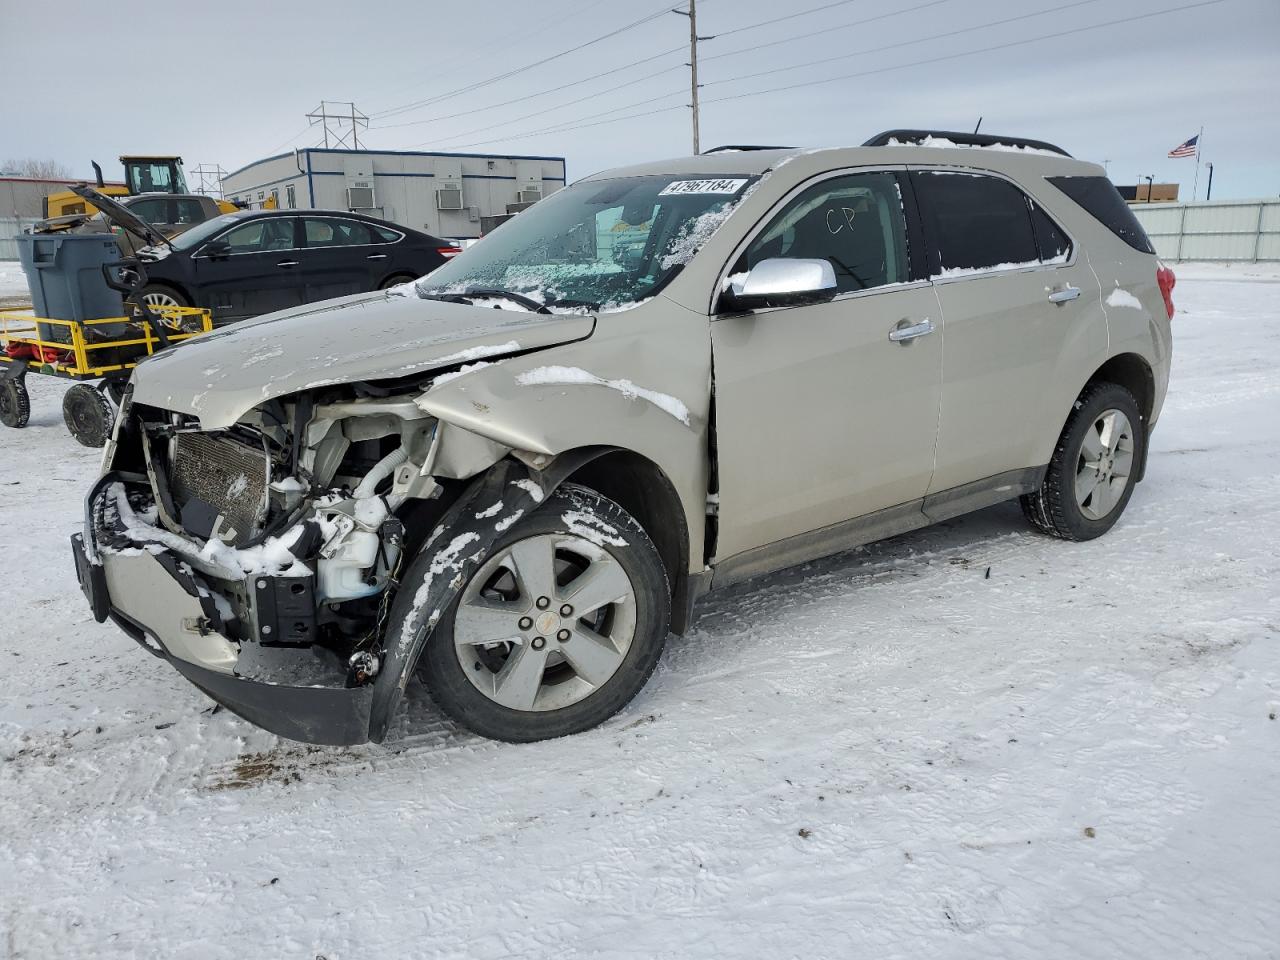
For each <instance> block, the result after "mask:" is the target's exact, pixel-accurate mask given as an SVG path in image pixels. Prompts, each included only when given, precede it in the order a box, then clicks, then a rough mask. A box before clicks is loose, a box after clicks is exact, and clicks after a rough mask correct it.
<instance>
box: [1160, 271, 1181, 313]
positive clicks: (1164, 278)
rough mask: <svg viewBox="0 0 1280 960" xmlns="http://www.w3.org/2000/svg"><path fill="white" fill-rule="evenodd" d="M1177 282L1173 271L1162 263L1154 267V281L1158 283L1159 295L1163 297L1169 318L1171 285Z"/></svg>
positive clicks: (1171, 310)
mask: <svg viewBox="0 0 1280 960" xmlns="http://www.w3.org/2000/svg"><path fill="white" fill-rule="evenodd" d="M1177 282H1178V278H1177V277H1175V276H1174V275H1173V271H1172V270H1170V269H1169V268H1168V267H1166V266H1165V265H1164V264H1163V263H1162V264H1160V265H1159V266H1157V267H1156V283H1158V284H1159V285H1160V296H1162V297H1164V308H1165V310H1167V311H1168V312H1169V319H1170V320H1172V319H1173V285H1174V284H1175V283H1177Z"/></svg>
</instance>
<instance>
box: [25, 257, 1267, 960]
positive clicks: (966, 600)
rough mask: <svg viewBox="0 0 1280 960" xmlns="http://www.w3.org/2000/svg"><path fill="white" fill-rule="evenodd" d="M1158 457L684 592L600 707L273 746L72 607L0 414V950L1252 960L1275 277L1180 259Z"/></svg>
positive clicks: (73, 479) (55, 538) (63, 464)
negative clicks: (1083, 527)
mask: <svg viewBox="0 0 1280 960" xmlns="http://www.w3.org/2000/svg"><path fill="white" fill-rule="evenodd" d="M1178 273H1179V275H1180V281H1179V285H1178V287H1177V290H1176V299H1177V301H1178V305H1179V314H1178V316H1177V318H1176V320H1175V335H1176V338H1177V340H1176V362H1175V367H1174V376H1173V384H1172V387H1171V390H1170V395H1169V400H1168V404H1167V406H1166V408H1165V413H1164V416H1163V418H1162V420H1161V423H1160V427H1159V429H1158V430H1157V431H1156V433H1155V436H1154V442H1153V452H1152V455H1151V465H1150V471H1149V474H1148V478H1147V480H1146V482H1145V483H1143V484H1142V486H1141V487H1139V489H1138V491H1137V493H1136V495H1135V497H1134V499H1133V501H1132V503H1131V504H1130V506H1129V510H1128V513H1127V514H1126V515H1125V517H1124V519H1123V520H1122V521H1121V522H1120V524H1119V525H1118V526H1117V527H1116V529H1115V530H1114V531H1113V532H1112V533H1111V534H1109V535H1108V536H1106V537H1104V538H1102V539H1100V540H1097V541H1094V542H1092V543H1088V544H1078V545H1069V544H1064V543H1059V542H1056V541H1053V540H1049V539H1047V538H1045V537H1041V536H1038V535H1036V534H1034V533H1031V532H1030V531H1029V530H1028V529H1027V527H1026V526H1025V524H1024V523H1023V522H1022V519H1021V517H1020V515H1019V513H1018V510H1017V508H1016V507H1015V506H1010V505H1004V506H1000V507H996V508H993V509H990V510H986V511H984V512H982V513H980V514H978V515H975V516H972V517H968V518H965V519H961V520H957V521H953V522H950V523H947V524H944V525H942V526H940V527H935V528H933V529H930V530H924V531H921V532H918V533H916V534H912V535H910V536H906V537H900V538H898V539H895V540H892V541H889V542H886V543H883V544H879V545H876V546H873V547H870V548H867V549H863V550H859V551H856V552H853V553H850V554H847V555H844V556H841V557H837V558H834V559H830V560H826V561H823V562H819V563H813V564H809V565H808V566H807V567H805V568H804V569H802V570H798V571H795V572H789V573H786V574H782V575H779V576H774V577H771V578H768V579H767V580H765V581H763V582H759V583H755V584H751V585H748V586H746V587H744V588H741V589H738V590H735V591H734V592H733V593H731V594H729V595H726V596H720V597H716V598H713V599H711V600H710V601H709V602H708V603H707V604H706V606H705V609H704V610H703V616H702V619H701V621H700V623H699V625H698V628H697V630H696V631H695V632H694V633H693V634H692V635H690V636H688V637H685V638H683V639H678V640H672V642H671V643H670V645H669V647H668V650H667V653H666V655H665V657H664V659H663V662H662V664H661V665H660V667H659V669H658V672H657V673H656V674H655V676H654V678H653V680H652V682H651V683H650V685H649V687H648V689H647V690H646V691H645V692H644V693H642V694H641V696H640V697H639V698H638V699H637V700H636V701H635V702H634V703H633V704H632V705H631V706H630V707H629V708H628V709H627V710H626V711H624V712H623V713H622V714H621V715H620V716H618V717H617V718H615V719H614V720H612V721H611V722H609V723H608V724H606V725H605V726H604V727H603V728H601V729H598V730H595V731H592V732H589V733H586V734H583V735H580V736H577V737H573V738H570V739H566V740H561V741H556V742H549V743H541V744H533V745H528V746H508V745H500V744H495V743H490V742H487V741H483V740H479V739H477V738H475V737H472V736H470V735H467V734H465V733H462V732H459V731H458V730H456V729H454V728H453V727H452V726H451V725H450V724H448V723H447V722H445V721H444V720H442V719H440V718H439V717H438V716H437V715H436V713H435V712H434V711H433V709H432V708H431V706H430V704H429V703H428V702H426V701H425V699H424V696H423V691H422V690H421V688H420V687H419V688H417V689H416V690H414V689H411V691H410V692H411V694H416V696H414V697H413V702H412V704H411V708H410V710H409V712H408V714H407V716H405V717H403V718H402V721H401V723H400V725H399V728H398V729H397V730H396V731H395V733H394V736H393V738H392V739H391V740H390V741H389V742H388V743H387V744H385V745H384V746H382V747H364V748H359V749H347V750H344V749H327V748H323V749H322V748H309V747H305V746H301V745H298V744H293V743H289V742H286V741H282V740H278V739H276V738H275V737H273V736H271V735H269V734H265V733H262V732H260V731H257V730H255V729H254V728H252V727H250V726H249V725H248V724H246V723H244V722H242V721H240V720H238V719H237V718H236V717H234V716H232V715H230V714H229V713H227V712H226V711H220V712H218V713H216V714H214V713H211V711H210V704H209V702H208V701H207V700H206V699H205V698H204V697H203V696H202V695H201V694H200V693H198V692H197V691H196V690H195V688H193V687H191V686H190V685H189V684H187V683H186V682H185V681H184V680H182V679H181V677H179V676H178V675H177V674H176V673H175V672H174V671H173V670H172V669H170V668H169V667H167V666H165V665H164V664H162V663H160V662H159V661H156V660H154V659H152V658H150V657H148V656H147V655H146V654H145V653H143V651H142V650H141V649H139V648H138V647H137V646H136V645H135V644H134V643H133V642H132V641H131V640H129V639H127V638H126V637H124V636H123V635H122V634H120V633H119V632H118V631H116V630H115V629H114V628H111V627H107V626H98V625H96V624H94V623H92V622H91V621H90V619H89V616H88V612H87V610H86V608H85V604H84V602H83V601H82V600H81V598H80V596H79V594H78V593H77V591H76V588H75V585H74V580H73V573H72V569H71V564H70V558H69V555H68V552H67V536H68V535H69V534H70V533H71V532H72V531H74V530H75V529H76V526H77V524H78V522H79V516H80V496H81V494H82V493H83V491H84V489H85V488H86V486H87V484H88V482H89V479H90V477H91V476H92V475H93V474H94V472H95V469H96V462H97V453H96V452H95V451H90V450H86V449H84V448H81V447H78V446H77V445H76V444H75V442H74V441H73V440H72V439H71V438H70V437H69V436H68V435H67V433H66V432H65V430H64V429H63V426H62V423H61V416H60V413H59V409H58V403H59V396H60V392H61V391H60V387H59V386H58V385H57V384H56V383H55V382H53V381H49V380H45V379H41V378H36V377H33V378H31V381H32V393H33V407H34V410H33V416H32V425H31V427H30V428H29V429H28V430H27V431H26V432H25V433H16V432H13V431H8V430H3V429H0V494H2V496H0V544H2V550H3V552H2V554H0V555H2V556H3V558H4V573H3V584H4V594H3V596H4V599H3V606H2V607H0V667H3V671H4V684H3V690H4V693H3V697H2V698H0V823H3V825H4V829H3V831H2V832H0V888H2V889H3V895H0V956H3V957H8V958H40V960H45V958H53V957H90V956H92V957H166V958H169V957H183V958H189V957H194V958H231V960H242V958H244V957H273V958H274V957H302V958H307V960H310V958H313V957H316V956H323V957H326V958H328V960H346V958H356V957H359V958H366V957H382V958H391V957H406V956H422V957H427V956H430V957H446V958H460V960H461V958H467V960H481V958H491V957H556V958H562V960H572V958H581V957H628V958H643V960H656V958H680V960H685V958H696V957H716V958H726V957H752V958H756V957H768V958H792V957H795V958H805V960H812V958H822V957H840V958H850V957H874V958H877V960H885V958H898V957H901V958H911V960H918V958H922V957H928V958H950V957H955V958H973V957H984V958H989V957H1019V958H1035V960H1045V958H1063V960H1078V958H1080V957H1091V958H1093V957H1115V958H1126V960H1131V958H1148V957H1150V958H1156V957H1158V958H1161V960H1169V958H1182V957H1211V958H1214V960H1223V958H1241V957H1276V956H1280V946H1278V944H1280V721H1277V720H1276V719H1275V718H1276V714H1277V711H1278V710H1280V596H1278V595H1280V590H1277V584H1278V583H1280V547H1278V546H1277V544H1280V489H1278V488H1277V477H1278V475H1280V417H1278V416H1277V413H1280V403H1278V401H1280V307H1278V306H1277V293H1278V289H1277V287H1276V286H1275V283H1277V282H1280V271H1277V270H1276V269H1274V268H1257V267H1250V268H1241V267H1237V268H1224V267H1207V266H1206V267H1200V266H1196V265H1183V266H1181V267H1179V268H1178Z"/></svg>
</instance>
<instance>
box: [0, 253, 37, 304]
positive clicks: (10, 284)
mask: <svg viewBox="0 0 1280 960" xmlns="http://www.w3.org/2000/svg"><path fill="white" fill-rule="evenodd" d="M30 304H31V291H30V290H29V289H28V288H27V277H26V274H24V273H23V272H22V267H21V266H20V265H19V264H18V262H17V261H16V260H0V310H3V309H4V308H5V307H18V306H29V305H30Z"/></svg>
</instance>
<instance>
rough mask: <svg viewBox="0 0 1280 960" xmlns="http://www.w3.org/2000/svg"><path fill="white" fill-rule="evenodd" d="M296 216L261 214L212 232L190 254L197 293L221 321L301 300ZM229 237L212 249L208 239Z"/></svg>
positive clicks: (258, 312) (300, 301)
mask: <svg viewBox="0 0 1280 960" xmlns="http://www.w3.org/2000/svg"><path fill="white" fill-rule="evenodd" d="M296 232H297V218H296V217H265V216H264V217H258V218H256V219H253V220H249V221H248V222H245V223H241V224H238V225H237V226H234V227H232V228H231V229H230V230H227V231H225V232H224V233H221V234H219V235H218V236H216V237H212V238H210V240H209V242H208V243H206V244H205V245H204V246H203V247H201V248H200V249H199V250H197V251H196V253H195V255H194V257H193V258H192V263H193V265H194V268H195V269H194V272H195V276H196V282H197V284H198V285H199V287H200V289H201V290H202V291H203V296H202V297H201V298H199V299H201V300H202V301H203V303H204V304H207V305H208V306H210V307H211V308H212V309H213V311H214V319H215V320H218V321H226V320H240V319H243V318H245V317H253V316H257V315H259V314H263V313H272V312H274V311H276V310H284V309H285V308H287V307H296V306H298V305H300V304H302V303H303V302H305V301H304V300H303V290H304V283H303V279H302V276H301V274H300V273H298V272H297V268H298V266H299V263H300V261H299V257H298V255H299V253H300V251H299V250H298V242H297V238H296ZM217 241H223V242H225V243H226V244H227V245H228V247H229V248H230V249H229V250H228V252H227V253H225V254H221V255H213V254H211V253H209V252H208V247H209V244H210V243H215V242H217Z"/></svg>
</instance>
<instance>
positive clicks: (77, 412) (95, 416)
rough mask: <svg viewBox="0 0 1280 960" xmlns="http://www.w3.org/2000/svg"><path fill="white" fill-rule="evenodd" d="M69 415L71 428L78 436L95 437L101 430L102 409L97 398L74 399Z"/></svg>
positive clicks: (79, 397) (82, 397)
mask: <svg viewBox="0 0 1280 960" xmlns="http://www.w3.org/2000/svg"><path fill="white" fill-rule="evenodd" d="M70 413H71V423H72V426H73V427H74V428H75V432H76V433H77V434H78V435H82V436H91V435H96V434H97V433H99V432H100V431H101V430H102V428H103V420H102V407H101V405H100V404H99V403H98V399H97V397H88V396H77V397H75V398H74V399H73V400H72V402H71V410H70Z"/></svg>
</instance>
